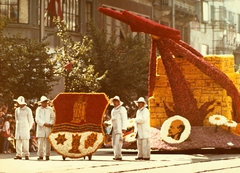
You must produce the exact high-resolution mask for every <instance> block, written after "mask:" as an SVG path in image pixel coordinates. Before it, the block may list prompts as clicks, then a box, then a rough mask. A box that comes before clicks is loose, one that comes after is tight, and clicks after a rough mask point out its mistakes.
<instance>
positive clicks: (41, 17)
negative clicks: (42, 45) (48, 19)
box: [39, 0, 45, 42]
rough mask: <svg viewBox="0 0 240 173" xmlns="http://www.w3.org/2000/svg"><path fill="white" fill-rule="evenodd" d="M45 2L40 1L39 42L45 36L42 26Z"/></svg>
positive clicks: (43, 0)
mask: <svg viewBox="0 0 240 173" xmlns="http://www.w3.org/2000/svg"><path fill="white" fill-rule="evenodd" d="M44 13H45V0H40V37H39V42H41V41H42V39H43V37H44V34H45V26H44Z"/></svg>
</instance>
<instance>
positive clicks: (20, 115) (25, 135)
mask: <svg viewBox="0 0 240 173" xmlns="http://www.w3.org/2000/svg"><path fill="white" fill-rule="evenodd" d="M14 101H16V102H17V103H18V105H19V107H18V108H17V109H16V110H15V120H16V130H15V139H16V157H14V159H22V156H24V157H25V160H29V156H30V153H29V139H30V130H31V128H32V126H33V123H34V121H33V115H32V110H31V109H30V108H29V107H27V106H26V105H27V103H26V102H25V99H24V97H23V96H19V97H18V99H17V100H14Z"/></svg>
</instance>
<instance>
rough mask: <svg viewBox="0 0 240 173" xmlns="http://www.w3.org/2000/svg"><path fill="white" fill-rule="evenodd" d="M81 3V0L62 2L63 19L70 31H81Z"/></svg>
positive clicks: (65, 0) (64, 0)
mask: <svg viewBox="0 0 240 173" xmlns="http://www.w3.org/2000/svg"><path fill="white" fill-rule="evenodd" d="M79 3H80V0H63V3H62V11H63V20H64V21H65V22H66V24H67V26H68V30H70V31H79V29H80V22H79V21H80V19H79V14H80V12H79V9H80V8H79Z"/></svg>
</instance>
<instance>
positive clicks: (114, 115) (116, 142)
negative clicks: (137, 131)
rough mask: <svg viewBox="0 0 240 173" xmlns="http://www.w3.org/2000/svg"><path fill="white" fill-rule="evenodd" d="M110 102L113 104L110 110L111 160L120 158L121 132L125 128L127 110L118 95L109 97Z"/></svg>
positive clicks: (123, 131)
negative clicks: (112, 154) (112, 155)
mask: <svg viewBox="0 0 240 173" xmlns="http://www.w3.org/2000/svg"><path fill="white" fill-rule="evenodd" d="M110 104H111V105H113V106H114V108H113V109H112V111H111V120H112V140H113V152H114V158H113V160H122V145H123V134H124V133H126V130H127V110H126V108H125V107H124V106H122V105H123V102H121V101H120V98H119V96H115V97H114V98H111V99H110Z"/></svg>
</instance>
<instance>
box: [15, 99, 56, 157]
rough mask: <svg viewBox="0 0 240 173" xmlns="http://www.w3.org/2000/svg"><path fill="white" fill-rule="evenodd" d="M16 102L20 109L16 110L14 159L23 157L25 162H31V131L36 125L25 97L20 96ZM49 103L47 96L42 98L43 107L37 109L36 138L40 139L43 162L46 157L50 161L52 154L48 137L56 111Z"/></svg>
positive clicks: (39, 150)
mask: <svg viewBox="0 0 240 173" xmlns="http://www.w3.org/2000/svg"><path fill="white" fill-rule="evenodd" d="M14 101H16V102H17V104H18V108H16V110H15V121H16V129H15V139H16V156H15V157H14V159H22V157H24V158H25V160H29V156H30V152H29V139H30V130H31V129H32V127H33V124H34V119H33V115H32V110H31V109H30V108H29V107H28V106H27V103H26V102H25V99H24V97H23V96H19V97H18V98H17V99H16V100H14ZM48 101H49V99H48V98H47V97H46V96H42V97H41V99H40V101H39V102H40V103H41V106H39V107H38V108H37V109H36V116H35V121H36V123H37V129H36V137H37V138H38V156H39V157H38V160H43V157H44V155H45V157H46V160H49V157H50V152H51V145H50V143H49V141H48V136H49V134H50V132H51V127H52V125H53V124H54V111H53V109H52V107H50V106H49V105H48ZM44 150H45V151H44Z"/></svg>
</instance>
